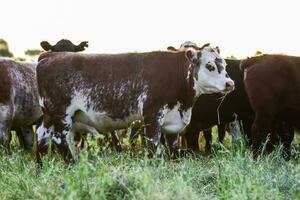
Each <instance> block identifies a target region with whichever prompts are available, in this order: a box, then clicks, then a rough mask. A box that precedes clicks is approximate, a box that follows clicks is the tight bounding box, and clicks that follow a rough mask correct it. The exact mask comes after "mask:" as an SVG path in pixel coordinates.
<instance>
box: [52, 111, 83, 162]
mask: <svg viewBox="0 0 300 200" xmlns="http://www.w3.org/2000/svg"><path fill="white" fill-rule="evenodd" d="M74 113H75V112H74ZM72 116H73V115H72V114H66V115H65V117H64V118H63V119H60V120H58V121H57V123H56V124H55V132H56V133H57V137H59V138H61V141H60V143H57V142H56V144H57V146H58V148H59V152H60V154H62V155H63V157H64V158H65V160H67V161H68V160H70V159H72V158H73V159H74V160H75V161H76V160H78V158H79V153H80V150H81V148H82V146H83V139H82V134H81V133H80V132H77V131H74V129H73V120H72Z"/></svg>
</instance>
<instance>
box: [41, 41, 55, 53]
mask: <svg viewBox="0 0 300 200" xmlns="http://www.w3.org/2000/svg"><path fill="white" fill-rule="evenodd" d="M41 47H42V48H43V49H44V50H45V51H49V50H51V51H53V46H51V45H50V44H49V42H47V41H42V42H41Z"/></svg>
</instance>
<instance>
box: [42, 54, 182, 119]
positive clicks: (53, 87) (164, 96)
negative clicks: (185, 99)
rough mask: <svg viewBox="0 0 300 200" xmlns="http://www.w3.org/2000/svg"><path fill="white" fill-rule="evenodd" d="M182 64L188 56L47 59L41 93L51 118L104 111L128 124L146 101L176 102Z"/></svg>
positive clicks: (62, 56) (58, 56)
mask: <svg viewBox="0 0 300 200" xmlns="http://www.w3.org/2000/svg"><path fill="white" fill-rule="evenodd" d="M180 58H184V52H182V53H171V52H151V53H128V54H112V55H111V54H79V53H76V54H75V53H69V52H64V53H47V54H46V55H42V58H41V59H40V61H39V64H38V66H37V77H38V86H39V92H40V95H41V97H42V98H44V100H43V101H44V103H45V105H44V106H45V108H46V109H47V112H49V114H50V115H51V116H62V115H65V114H66V113H65V111H66V107H68V106H70V105H74V106H73V107H72V109H71V108H69V109H67V111H68V110H76V109H78V110H85V111H86V112H88V110H92V111H93V112H98V113H101V112H104V111H105V113H108V115H109V117H110V118H113V119H123V118H124V117H125V116H130V115H131V114H132V113H136V112H137V110H138V109H139V107H140V106H141V105H139V104H141V101H142V100H141V99H143V98H152V97H154V96H155V98H158V99H160V100H162V101H163V102H165V104H167V103H168V100H169V99H174V100H176V98H174V96H176V95H178V85H176V84H179V83H178V78H179V73H182V71H180V70H179V69H178V65H180V64H183V63H182V62H183V60H181V59H180ZM170 74H172V75H170ZM181 76H182V77H181V78H182V79H183V77H184V74H181ZM173 88H174V89H173ZM146 93H147V97H146ZM75 101H76V102H75ZM79 101H82V102H85V103H84V106H82V104H81V105H79V103H78V102H79ZM143 101H144V100H143ZM74 102H75V103H76V104H77V105H76V106H75V103H74ZM172 103H174V104H175V102H172ZM55 105H61V106H55ZM92 111H90V112H92ZM140 113H141V111H140ZM90 115H92V114H90Z"/></svg>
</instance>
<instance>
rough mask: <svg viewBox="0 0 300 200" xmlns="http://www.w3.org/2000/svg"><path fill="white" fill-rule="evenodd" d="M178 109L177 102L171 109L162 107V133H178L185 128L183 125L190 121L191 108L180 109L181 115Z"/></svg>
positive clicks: (178, 104)
mask: <svg viewBox="0 0 300 200" xmlns="http://www.w3.org/2000/svg"><path fill="white" fill-rule="evenodd" d="M180 110H181V104H180V103H179V102H177V104H176V105H175V106H174V107H173V108H172V109H169V108H168V107H167V106H165V107H164V110H163V113H164V118H163V125H162V132H163V133H167V134H168V133H169V134H179V133H182V132H183V131H184V130H185V127H186V126H187V125H188V124H189V123H190V121H191V116H192V108H188V109H187V110H183V111H181V112H182V115H181V114H180Z"/></svg>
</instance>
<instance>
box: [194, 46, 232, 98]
mask: <svg viewBox="0 0 300 200" xmlns="http://www.w3.org/2000/svg"><path fill="white" fill-rule="evenodd" d="M212 50H213V48H211V47H205V48H204V49H203V50H202V51H201V62H200V68H199V71H198V79H196V78H194V82H195V85H194V90H195V91H196V96H199V95H200V94H210V93H215V92H223V91H224V90H225V88H226V83H230V84H232V85H233V84H234V82H233V80H232V79H230V78H229V77H228V76H227V72H226V62H225V60H224V59H223V58H221V57H220V55H219V54H218V53H217V52H216V50H214V51H212ZM216 58H218V59H220V60H221V61H222V63H220V64H221V65H222V66H223V70H222V71H221V72H220V73H219V72H218V68H217V66H216V63H215V61H216ZM208 63H210V64H211V65H213V66H214V68H215V69H214V70H213V71H209V70H208V69H207V68H206V64H208ZM226 76H227V77H226Z"/></svg>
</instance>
